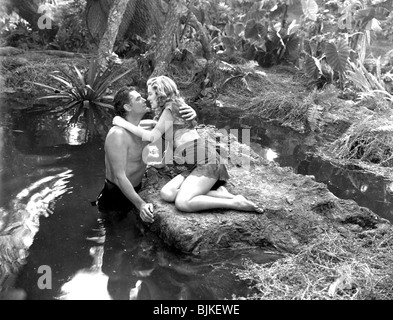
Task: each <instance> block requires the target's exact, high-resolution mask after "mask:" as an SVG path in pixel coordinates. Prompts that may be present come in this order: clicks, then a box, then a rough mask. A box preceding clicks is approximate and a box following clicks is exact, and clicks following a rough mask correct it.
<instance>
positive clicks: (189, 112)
mask: <svg viewBox="0 0 393 320" xmlns="http://www.w3.org/2000/svg"><path fill="white" fill-rule="evenodd" d="M179 112H180V115H181V117H182V118H183V119H185V120H194V119H195V118H196V116H197V114H196V112H195V110H194V109H193V108H191V107H190V106H189V105H188V104H182V105H181V106H180V108H179Z"/></svg>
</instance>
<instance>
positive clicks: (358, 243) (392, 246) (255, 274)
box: [234, 228, 393, 300]
mask: <svg viewBox="0 0 393 320" xmlns="http://www.w3.org/2000/svg"><path fill="white" fill-rule="evenodd" d="M392 263H393V230H392V228H390V229H388V230H383V231H381V230H378V229H376V230H369V231H365V232H362V233H360V234H357V235H356V234H345V236H344V235H342V234H340V233H337V232H334V231H326V232H325V233H323V234H321V236H320V237H319V238H318V239H316V240H314V241H312V242H311V243H310V244H309V245H307V246H306V247H305V248H304V249H303V250H302V251H301V252H299V253H298V254H296V255H288V256H287V257H286V258H283V259H280V260H277V261H275V262H273V263H272V264H265V265H260V264H256V263H254V262H252V261H251V260H245V261H244V269H241V270H240V269H238V270H236V272H235V273H236V274H237V276H238V277H239V278H241V279H242V280H246V281H250V283H252V287H253V288H254V289H256V293H255V294H253V295H251V296H248V297H246V298H247V299H250V300H251V299H255V300H256V299H261V300H262V299H263V300H264V299H268V300H370V299H378V300H391V299H392V298H393V290H392V288H393V269H392V268H391V266H392ZM234 298H235V299H236V298H239V297H234ZM243 298H244V297H243Z"/></svg>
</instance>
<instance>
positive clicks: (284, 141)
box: [201, 111, 393, 223]
mask: <svg viewBox="0 0 393 320" xmlns="http://www.w3.org/2000/svg"><path fill="white" fill-rule="evenodd" d="M224 114H225V115H226V116H223V115H220V116H213V117H212V115H211V114H209V115H207V116H204V115H203V114H202V116H201V119H202V121H203V122H204V123H208V122H210V123H212V124H215V125H216V126H217V127H219V128H226V129H227V130H228V132H229V128H233V129H238V130H239V132H240V131H241V129H244V128H251V147H252V149H253V150H254V151H255V152H257V153H258V154H259V155H260V156H262V157H265V158H267V159H269V160H274V161H276V162H277V163H278V164H279V165H280V166H281V167H291V168H292V169H293V172H295V173H299V174H303V175H313V176H314V177H315V180H316V181H318V182H322V183H325V184H326V186H327V188H328V189H329V191H330V192H332V193H333V194H334V195H335V196H337V197H338V198H340V199H352V200H354V201H355V202H356V203H357V204H358V205H360V206H363V207H366V208H369V209H371V210H372V211H373V212H375V213H376V214H378V215H379V216H381V217H383V218H385V219H387V220H389V221H390V222H392V223H393V178H392V179H388V178H386V177H382V176H379V175H375V174H372V173H369V172H366V171H365V170H363V169H361V168H360V167H358V166H355V165H351V166H346V167H343V166H341V165H336V164H334V163H331V162H329V161H326V160H323V159H321V158H320V157H319V156H315V155H312V151H314V150H315V145H316V140H315V139H316V138H315V137H314V136H313V135H312V134H308V135H304V134H300V133H298V132H296V131H294V130H292V129H290V128H286V127H282V126H279V125H278V124H277V123H276V122H274V121H270V122H268V121H263V120H261V119H258V118H255V117H249V116H243V117H240V118H239V116H236V114H235V113H232V115H231V112H229V111H225V112H224ZM233 115H235V116H233ZM211 119H216V120H213V122H212V120H211Z"/></svg>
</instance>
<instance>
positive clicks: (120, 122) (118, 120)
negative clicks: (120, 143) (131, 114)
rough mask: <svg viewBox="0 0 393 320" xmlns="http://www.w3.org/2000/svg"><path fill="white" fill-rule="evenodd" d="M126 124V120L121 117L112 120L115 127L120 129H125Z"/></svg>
mask: <svg viewBox="0 0 393 320" xmlns="http://www.w3.org/2000/svg"><path fill="white" fill-rule="evenodd" d="M126 123H128V121H127V120H126V119H124V118H122V117H120V116H116V117H114V118H113V120H112V124H113V125H114V126H119V127H122V128H125V125H124V124H126Z"/></svg>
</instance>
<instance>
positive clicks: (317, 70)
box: [304, 55, 322, 79]
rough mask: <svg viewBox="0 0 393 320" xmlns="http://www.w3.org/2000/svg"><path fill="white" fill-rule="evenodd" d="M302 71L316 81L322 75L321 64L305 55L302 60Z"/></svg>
mask: <svg viewBox="0 0 393 320" xmlns="http://www.w3.org/2000/svg"><path fill="white" fill-rule="evenodd" d="M304 70H305V72H306V74H307V76H309V77H311V78H313V79H318V78H319V76H320V74H321V73H322V71H321V63H320V62H319V60H318V59H317V58H315V57H312V56H310V55H306V58H305V60H304Z"/></svg>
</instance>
